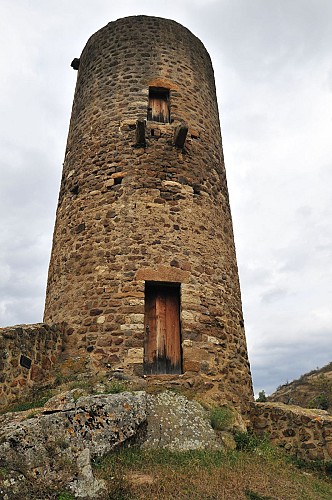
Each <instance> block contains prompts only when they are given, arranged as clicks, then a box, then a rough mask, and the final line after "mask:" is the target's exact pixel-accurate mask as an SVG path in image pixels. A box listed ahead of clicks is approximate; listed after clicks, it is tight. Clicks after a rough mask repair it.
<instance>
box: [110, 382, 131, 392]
mask: <svg viewBox="0 0 332 500" xmlns="http://www.w3.org/2000/svg"><path fill="white" fill-rule="evenodd" d="M126 390H127V387H126V384H124V383H123V382H116V381H113V382H111V383H109V384H108V385H107V387H106V391H105V392H106V394H119V393H120V392H124V391H126Z"/></svg>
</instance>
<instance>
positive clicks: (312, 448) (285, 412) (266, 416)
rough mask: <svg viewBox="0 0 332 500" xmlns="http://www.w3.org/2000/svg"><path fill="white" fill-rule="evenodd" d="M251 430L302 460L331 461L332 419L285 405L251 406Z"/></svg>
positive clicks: (310, 410) (312, 411) (321, 412)
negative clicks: (265, 436)
mask: <svg viewBox="0 0 332 500" xmlns="http://www.w3.org/2000/svg"><path fill="white" fill-rule="evenodd" d="M250 415H251V422H252V428H253V430H254V431H255V433H256V434H259V435H262V434H267V435H268V436H269V438H270V439H271V442H272V443H274V444H277V445H279V446H282V447H283V448H284V449H285V450H286V451H287V452H288V453H290V454H291V455H294V456H297V457H298V458H301V459H303V460H323V461H327V462H331V461H332V417H331V416H330V415H328V413H327V412H326V411H324V410H313V409H306V408H301V407H299V406H292V405H285V404H283V403H251V408H250Z"/></svg>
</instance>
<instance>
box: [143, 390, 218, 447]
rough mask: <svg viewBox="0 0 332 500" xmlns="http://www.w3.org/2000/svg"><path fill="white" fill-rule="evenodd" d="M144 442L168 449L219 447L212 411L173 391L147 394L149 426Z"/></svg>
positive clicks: (147, 445)
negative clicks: (212, 425) (211, 417)
mask: <svg viewBox="0 0 332 500" xmlns="http://www.w3.org/2000/svg"><path fill="white" fill-rule="evenodd" d="M143 446H144V447H146V448H167V449H169V450H179V451H186V450H197V449H205V448H220V441H218V440H217V437H216V434H215V432H214V431H213V429H212V427H211V422H210V419H209V413H208V412H207V411H206V410H204V408H203V407H202V406H201V405H200V404H199V403H198V402H197V401H190V400H188V399H187V398H186V397H184V396H181V395H179V394H176V393H175V392H172V391H166V392H162V393H160V394H157V395H155V396H150V395H149V396H148V397H147V429H146V436H145V441H144V443H143Z"/></svg>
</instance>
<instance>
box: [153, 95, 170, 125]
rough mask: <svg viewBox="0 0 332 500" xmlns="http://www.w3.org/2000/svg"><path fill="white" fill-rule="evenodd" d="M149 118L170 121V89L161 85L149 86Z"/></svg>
mask: <svg viewBox="0 0 332 500" xmlns="http://www.w3.org/2000/svg"><path fill="white" fill-rule="evenodd" d="M148 120H149V121H154V122H160V123H170V111H169V90H168V89H163V88H160V87H150V88H149V107H148Z"/></svg>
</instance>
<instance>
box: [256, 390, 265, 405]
mask: <svg viewBox="0 0 332 500" xmlns="http://www.w3.org/2000/svg"><path fill="white" fill-rule="evenodd" d="M256 401H257V403H266V401H267V397H266V394H265V391H264V390H262V391H259V393H258V398H257V399H256Z"/></svg>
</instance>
